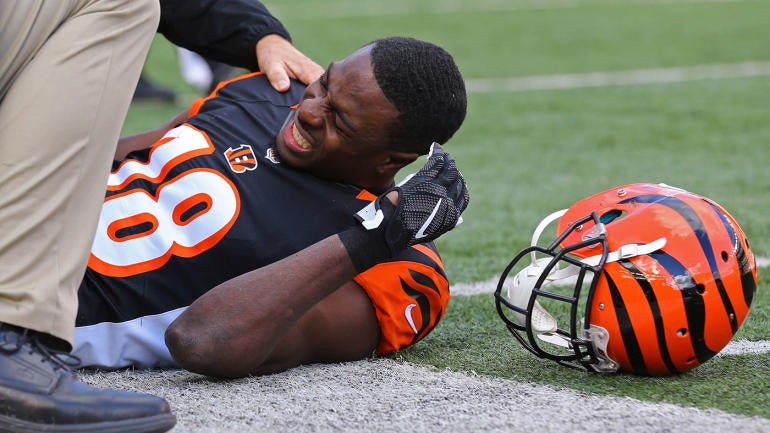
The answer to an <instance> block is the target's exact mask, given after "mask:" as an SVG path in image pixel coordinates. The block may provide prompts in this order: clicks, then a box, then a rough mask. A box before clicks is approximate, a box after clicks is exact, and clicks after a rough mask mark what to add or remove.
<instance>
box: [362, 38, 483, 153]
mask: <svg viewBox="0 0 770 433" xmlns="http://www.w3.org/2000/svg"><path fill="white" fill-rule="evenodd" d="M368 45H372V51H371V57H372V67H373V69H374V77H375V79H376V80H377V84H378V85H379V86H380V89H382V92H383V93H384V94H385V97H387V98H388V100H390V102H392V103H393V105H395V106H396V109H397V110H398V111H399V113H400V114H399V116H398V118H397V119H396V122H395V123H394V124H393V125H391V127H390V130H389V131H388V133H389V136H390V140H391V142H392V144H393V148H394V149H397V150H400V151H405V152H417V153H418V154H421V155H422V154H426V153H428V150H429V148H430V145H431V143H433V142H434V141H436V142H438V143H440V144H444V143H445V142H446V141H448V140H449V139H450V138H451V137H452V135H454V133H455V132H456V131H457V130H458V129H459V128H460V125H461V124H462V123H463V120H465V112H466V109H467V105H468V102H467V96H466V93H465V82H464V81H463V77H462V75H461V74H460V70H459V69H458V68H457V65H456V64H455V61H454V59H453V58H452V56H451V55H450V54H449V53H448V52H447V51H446V50H444V49H443V48H441V47H439V46H437V45H434V44H432V43H430V42H425V41H421V40H418V39H413V38H405V37H388V38H383V39H378V40H375V41H373V42H371V43H370V44H368Z"/></svg>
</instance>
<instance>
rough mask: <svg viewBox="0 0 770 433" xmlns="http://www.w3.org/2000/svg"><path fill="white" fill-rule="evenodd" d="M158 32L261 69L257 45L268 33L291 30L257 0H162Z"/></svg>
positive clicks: (237, 63)
mask: <svg viewBox="0 0 770 433" xmlns="http://www.w3.org/2000/svg"><path fill="white" fill-rule="evenodd" d="M160 5H161V15H160V25H159V26H158V32H160V33H161V34H163V36H165V37H166V38H167V39H168V40H169V41H171V42H172V43H174V44H176V45H179V46H181V47H184V48H187V49H189V50H191V51H195V52H197V53H198V54H200V55H202V56H204V57H206V58H210V59H212V60H217V61H220V62H224V63H227V64H230V65H233V66H238V67H242V68H247V69H249V70H252V71H256V70H258V69H259V65H258V63H257V56H256V52H255V46H256V44H257V42H258V41H259V40H260V39H262V38H263V37H264V36H266V35H270V34H277V35H280V36H282V37H283V38H285V39H286V40H287V41H291V38H290V36H289V32H288V31H287V30H286V28H285V27H284V26H283V24H281V22H280V21H278V19H277V18H275V17H274V16H273V15H272V14H271V13H270V12H269V11H268V10H267V8H266V7H265V6H264V5H263V4H262V3H259V2H257V1H256V0H160Z"/></svg>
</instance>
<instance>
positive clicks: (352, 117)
mask: <svg viewBox="0 0 770 433" xmlns="http://www.w3.org/2000/svg"><path fill="white" fill-rule="evenodd" d="M370 51H371V46H365V47H363V48H361V49H360V50H358V51H356V52H355V53H353V54H352V55H351V56H349V57H347V58H345V59H344V60H341V61H339V62H334V63H332V64H330V65H329V67H328V68H327V69H326V71H325V72H324V74H323V75H322V76H321V77H320V78H319V79H318V80H316V81H315V82H313V83H312V84H311V85H310V86H308V87H307V89H306V90H305V93H304V94H303V96H302V101H301V102H300V103H299V105H298V107H297V109H296V110H294V111H293V112H292V113H291V114H290V115H289V117H288V119H287V121H286V123H285V124H284V126H283V128H282V129H281V131H280V132H279V133H278V136H277V137H276V151H277V152H278V154H279V156H280V158H281V161H282V162H283V163H284V164H287V165H289V166H292V167H295V168H300V169H303V170H305V171H307V172H310V173H312V174H314V175H316V176H318V177H321V178H324V179H328V180H332V181H337V182H343V183H349V184H353V185H357V186H360V187H363V188H382V187H383V186H385V185H382V182H383V179H382V172H381V171H380V172H379V173H378V171H377V168H378V165H380V166H381V165H382V163H383V161H386V160H387V159H388V156H389V152H390V150H389V148H390V144H389V142H388V140H387V136H386V134H387V131H388V127H389V126H390V125H391V124H392V123H393V122H394V121H395V119H396V118H397V117H398V114H399V113H398V110H397V109H396V107H395V106H394V105H393V104H392V103H391V102H390V101H389V100H388V99H387V98H386V97H385V95H384V94H383V93H382V90H381V89H380V87H379V85H378V84H377V81H376V79H375V78H374V70H373V68H372V64H371V55H370ZM390 180H392V179H390Z"/></svg>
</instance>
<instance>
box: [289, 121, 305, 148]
mask: <svg viewBox="0 0 770 433" xmlns="http://www.w3.org/2000/svg"><path fill="white" fill-rule="evenodd" d="M291 135H293V136H294V140H295V141H296V142H297V144H299V145H300V147H301V148H303V149H309V148H310V143H308V142H307V140H305V137H303V136H302V135H300V133H299V131H297V126H296V125H292V128H291Z"/></svg>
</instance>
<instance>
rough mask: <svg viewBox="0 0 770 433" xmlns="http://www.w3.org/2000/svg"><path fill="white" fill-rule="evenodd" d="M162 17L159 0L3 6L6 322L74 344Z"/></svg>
mask: <svg viewBox="0 0 770 433" xmlns="http://www.w3.org/2000/svg"><path fill="white" fill-rule="evenodd" d="M159 16H160V8H159V5H158V0H55V1H53V0H2V2H0V50H2V56H0V79H2V80H3V81H0V91H2V92H3V93H4V95H3V94H2V93H0V98H2V99H0V322H5V323H11V324H14V325H17V326H22V327H25V328H30V329H34V330H36V331H40V332H43V333H46V334H49V335H52V336H54V337H57V338H58V339H60V340H63V341H64V342H66V343H69V344H71V343H72V340H73V335H74V326H75V316H76V313H77V289H78V286H79V284H80V281H81V280H82V278H83V274H84V271H85V267H86V264H87V261H88V255H89V251H90V248H91V243H92V242H93V236H94V232H95V229H96V222H97V219H98V216H99V210H100V208H101V203H102V200H103V198H104V192H105V185H106V179H107V174H108V171H109V167H110V163H111V160H112V155H113V154H114V151H115V146H116V144H117V140H118V137H119V135H120V129H121V126H122V123H123V121H124V118H125V115H126V112H127V111H128V106H129V104H130V102H131V97H132V95H133V91H134V88H135V87H136V82H137V80H138V78H139V74H140V72H141V69H142V67H143V64H144V60H145V58H146V55H147V51H148V50H149V47H150V44H151V42H152V38H153V37H154V35H155V31H156V30H157V25H158V19H159ZM60 340H54V341H56V342H58V343H62V341H60ZM67 346H68V344H61V347H62V348H67Z"/></svg>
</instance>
